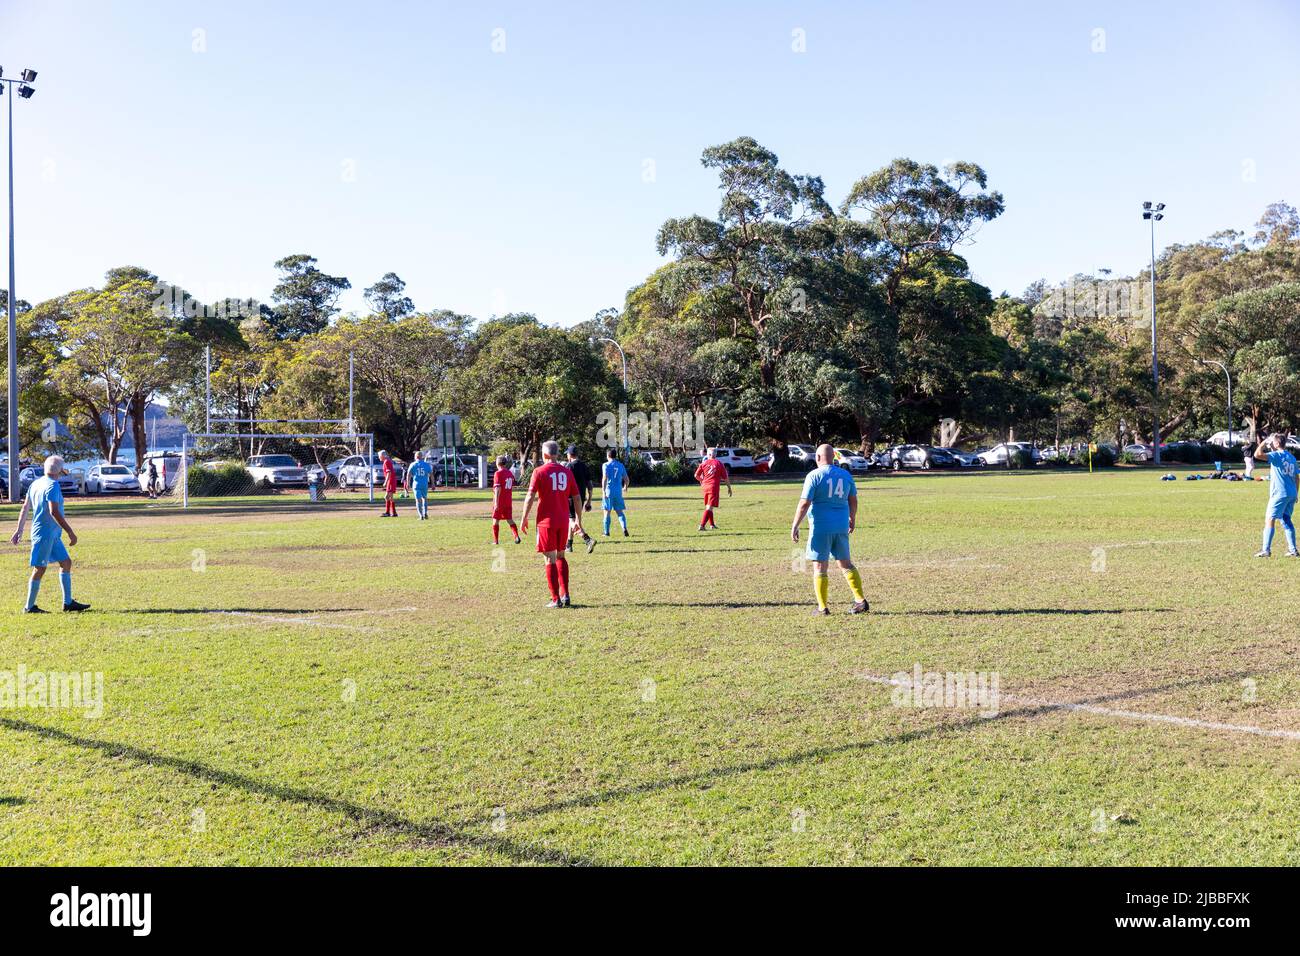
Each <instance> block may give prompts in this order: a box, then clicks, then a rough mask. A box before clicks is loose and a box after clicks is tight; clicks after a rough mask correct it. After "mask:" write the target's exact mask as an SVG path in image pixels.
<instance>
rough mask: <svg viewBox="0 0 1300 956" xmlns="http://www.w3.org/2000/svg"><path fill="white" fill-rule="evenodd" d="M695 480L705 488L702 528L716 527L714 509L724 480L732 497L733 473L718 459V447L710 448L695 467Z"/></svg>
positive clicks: (702, 529)
mask: <svg viewBox="0 0 1300 956" xmlns="http://www.w3.org/2000/svg"><path fill="white" fill-rule="evenodd" d="M695 480H696V481H698V482H699V483H700V487H701V488H702V489H703V490H704V514H703V516H701V518H700V530H701V531H706V530H708V529H709V528H715V529H716V528H717V527H718V523H717V522H716V521H714V520H713V509H714V508H716V507H717V506H718V499H719V498H720V495H719V492H720V491H721V490H722V483H723V482H724V481H725V482H726V483H727V497H728V498H730V497H731V475H730V474H728V473H727V466H726V465H724V464H723V463H722V462H720V461H718V450H717V449H716V448H710V449H709V450H708V452H707V454H706V456H705V458H704V461H702V462H700V466H699V467H698V468H696V469H695Z"/></svg>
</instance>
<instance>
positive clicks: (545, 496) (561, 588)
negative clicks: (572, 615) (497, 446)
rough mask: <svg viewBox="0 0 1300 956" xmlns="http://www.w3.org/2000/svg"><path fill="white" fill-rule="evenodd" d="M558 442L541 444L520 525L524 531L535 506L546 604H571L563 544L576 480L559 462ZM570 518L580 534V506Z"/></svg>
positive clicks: (566, 537)
mask: <svg viewBox="0 0 1300 956" xmlns="http://www.w3.org/2000/svg"><path fill="white" fill-rule="evenodd" d="M559 457H560V443H559V442H556V441H548V442H543V443H542V459H543V462H542V466H541V467H540V468H537V469H536V470H534V471H533V476H532V478H531V479H530V480H529V482H528V496H527V497H526V498H524V517H523V521H522V523H521V525H520V527H521V528H522V529H523V531H524V533H525V534H526V533H527V532H528V516H529V515H530V514H532V511H533V505H537V551H538V553H540V554H543V555H545V556H546V586H547V587H548V588H550V590H551V603H550V604H548V605H546V606H547V607H572V606H573V605H572V601H570V599H569V562H568V561H567V560H566V559H565V557H564V547H565V545H566V544H567V543H568V540H569V506H570V502H572V500H573V499H574V498H576V497H577V495H578V483H577V482H576V481H574V479H573V472H571V471H570V470H569V469H568V468H566V467H565V466H564V465H562V464H560V462H559V461H557V460H556V459H558V458H559ZM573 514H574V519H573V520H574V521H576V522H577V525H578V530H579V531H582V534H583V537H584V538H586V537H587V533H586V532H585V531H583V530H582V509H581V508H576V509H574V511H573Z"/></svg>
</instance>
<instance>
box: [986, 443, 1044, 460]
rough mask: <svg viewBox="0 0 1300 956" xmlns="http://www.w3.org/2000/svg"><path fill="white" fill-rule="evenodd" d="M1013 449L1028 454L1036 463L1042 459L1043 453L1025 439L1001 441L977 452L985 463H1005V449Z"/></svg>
mask: <svg viewBox="0 0 1300 956" xmlns="http://www.w3.org/2000/svg"><path fill="white" fill-rule="evenodd" d="M1008 448H1010V449H1012V450H1013V451H1017V450H1018V451H1023V452H1026V453H1028V454H1029V456H1030V460H1031V461H1033V463H1034V464H1035V465H1036V464H1038V463H1039V462H1040V461H1042V458H1043V453H1042V452H1040V451H1039V450H1038V449H1037V448H1035V447H1034V446H1033V445H1031V444H1030V443H1029V442H1027V441H1015V442H1011V443H1009V444H1008V443H1007V442H1002V443H1000V444H997V445H994V446H993V447H992V448H989V449H986V450H985V451H982V452H980V453H979V456H980V458H982V459H984V464H986V465H1005V464H1006V463H1007V449H1008Z"/></svg>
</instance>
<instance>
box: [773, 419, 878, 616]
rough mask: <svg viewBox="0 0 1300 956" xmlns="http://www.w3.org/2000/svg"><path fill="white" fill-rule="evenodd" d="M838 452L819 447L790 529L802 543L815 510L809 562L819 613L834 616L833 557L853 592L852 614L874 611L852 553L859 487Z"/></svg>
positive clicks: (795, 538) (850, 609)
mask: <svg viewBox="0 0 1300 956" xmlns="http://www.w3.org/2000/svg"><path fill="white" fill-rule="evenodd" d="M834 462H835V449H834V448H832V447H831V446H830V445H818V446H817V467H816V468H815V469H813V470H812V471H810V472H809V473H808V477H807V478H805V479H804V483H803V492H802V493H801V494H800V495H799V507H798V508H796V509H795V512H794V523H793V524H792V525H791V526H790V539H791V540H792V541H794V542H795V543H798V541H799V526H800V525H801V524H803V519H804V516H805V515H808V514H809V512H810V511H811V516H810V517H809V520H808V550H807V552H806V554H807V557H808V560H810V561H812V562H813V590H814V591H816V593H817V611H816V613H817V614H830V613H831V611H830V608H829V607H828V606H827V604H828V599H829V597H830V578H829V576H828V571H829V569H830V562H831V558H834V559H835V561H836V563H837V564H839V566H840V569H841V570H842V571H843V572H844V580H846V581H848V582H849V590H851V591H852V592H853V601H854V603H853V605H852V606H851V607H850V608H849V613H850V614H862V613H863V612H864V611H867V610H870V608H871V605H869V604H868V603H867V599H866V597H865V596H864V595H863V593H862V575H861V574H859V573H858V569H857V568H856V567H854V566H853V558H852V556H851V555H850V553H849V535H851V534H852V533H853V528H854V527H855V525H856V524H857V520H858V488H857V485H855V484H854V483H853V476H852V475H851V474H849V473H848V472H847V471H845V470H844V469H843V468H841V467H840V466H839V465H837V464H835V463H834Z"/></svg>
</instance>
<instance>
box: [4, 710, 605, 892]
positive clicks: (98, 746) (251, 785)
mask: <svg viewBox="0 0 1300 956" xmlns="http://www.w3.org/2000/svg"><path fill="white" fill-rule="evenodd" d="M0 727H3V728H4V729H6V730H12V731H16V732H19V733H25V734H35V735H36V736H38V737H44V738H45V739H46V740H52V741H55V742H57V743H61V744H68V745H70V746H74V747H83V748H85V749H87V750H95V751H99V752H100V753H103V754H106V755H108V756H110V757H113V758H116V759H119V760H120V759H126V760H133V761H135V762H136V763H139V764H142V765H146V766H152V767H165V768H167V769H168V770H174V771H176V772H178V773H183V774H186V775H188V776H190V777H194V778H195V779H198V780H204V781H207V782H209V783H215V784H218V785H220V786H223V787H234V788H235V789H238V790H243V791H245V792H246V793H254V794H258V795H260V796H264V797H271V798H273V799H276V800H283V801H285V802H287V803H298V804H302V805H304V806H310V807H319V808H321V809H323V810H328V811H330V812H333V813H341V814H343V815H344V816H346V817H348V818H349V819H351V820H355V821H356V822H358V823H361V824H364V825H365V826H367V827H371V828H374V829H378V830H386V831H389V832H393V833H400V834H404V835H406V836H409V837H412V838H414V839H419V840H427V841H429V842H430V843H434V844H438V845H441V846H453V845H460V846H469V847H474V848H477V849H481V850H487V851H490V852H492V853H499V854H501V855H502V856H505V857H508V858H510V859H511V860H514V861H515V862H517V863H556V864H562V865H566V866H595V865H596V863H597V861H595V860H592V859H589V858H587V857H582V856H575V855H573V854H569V853H565V852H564V851H563V850H556V849H551V848H548V847H530V846H528V845H527V844H521V843H516V842H515V841H513V840H508V839H506V838H504V837H501V836H496V835H495V834H478V833H473V832H468V831H466V830H464V829H461V828H458V827H454V826H451V825H450V824H446V823H441V822H437V821H435V822H432V823H421V822H419V821H417V820H410V819H407V818H406V817H403V816H401V815H400V814H397V813H393V812H392V811H390V810H380V809H376V808H373V807H365V806H362V805H360V804H357V803H352V802H350V801H347V800H340V799H338V798H337V797H331V796H329V795H328V794H323V793H318V792H316V791H315V790H305V789H302V788H299V787H291V786H287V785H285V784H279V783H271V782H269V781H266V780H258V779H256V778H255V777H249V776H246V775H244V774H241V773H234V772H232V771H229V770H220V769H218V768H216V767H210V766H208V765H207V764H204V763H199V762H198V761H195V760H183V759H181V758H179V757H170V756H168V755H166V754H161V753H158V752H156V751H153V750H144V749H142V748H139V747H133V746H131V745H130V744H119V743H114V742H113V741H111V740H96V739H94V738H92V737H81V736H78V735H77V734H71V733H68V732H67V731H64V730H57V729H55V728H53V727H43V726H41V725H40V724H33V723H29V722H27V721H25V720H14V719H12V718H9V717H0Z"/></svg>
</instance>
